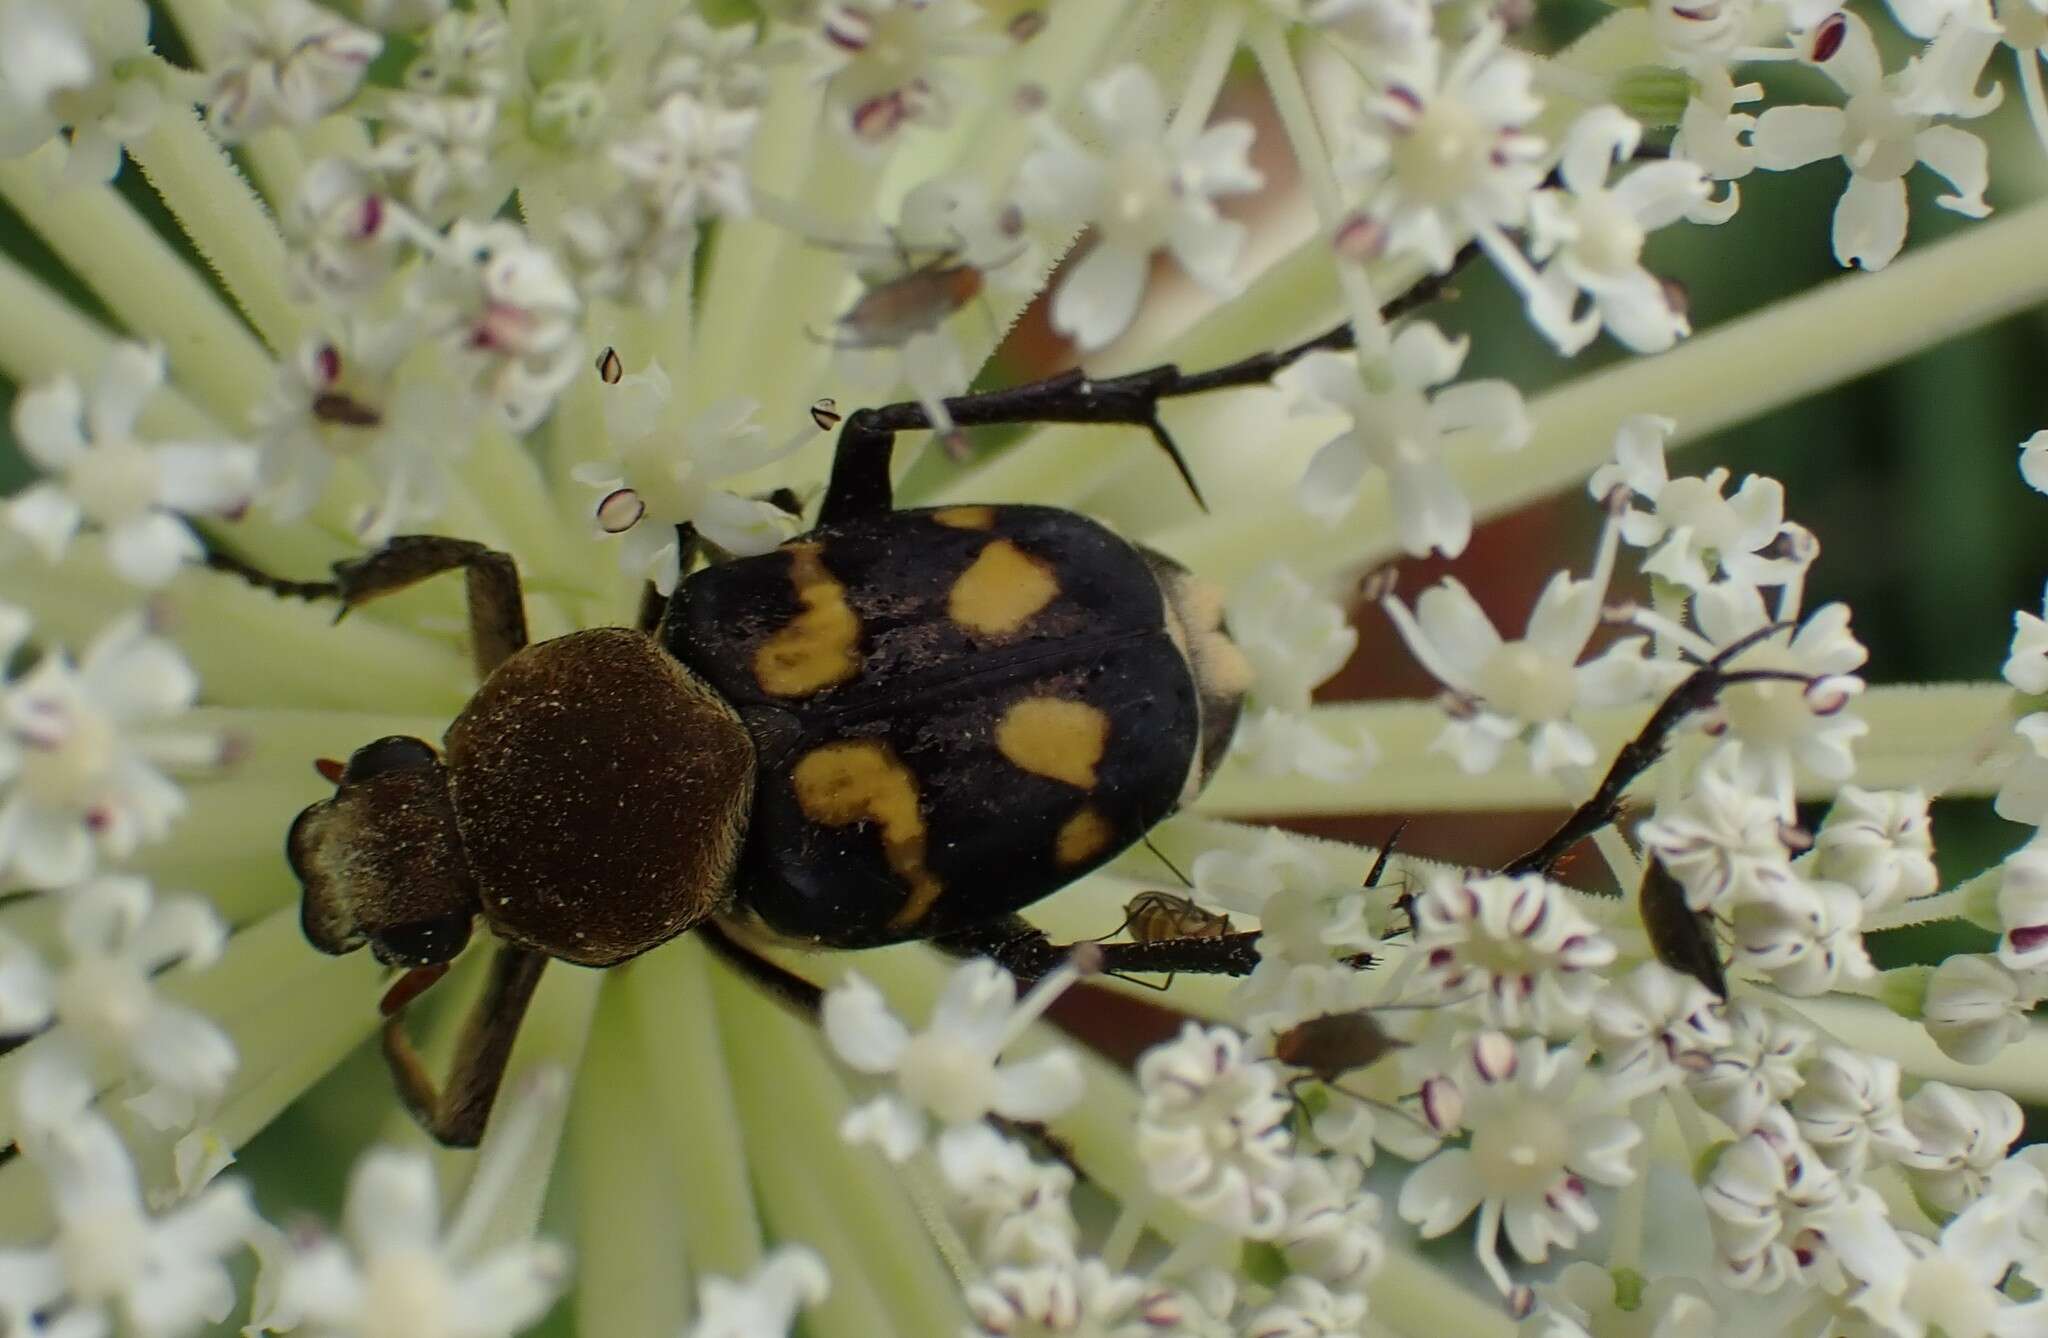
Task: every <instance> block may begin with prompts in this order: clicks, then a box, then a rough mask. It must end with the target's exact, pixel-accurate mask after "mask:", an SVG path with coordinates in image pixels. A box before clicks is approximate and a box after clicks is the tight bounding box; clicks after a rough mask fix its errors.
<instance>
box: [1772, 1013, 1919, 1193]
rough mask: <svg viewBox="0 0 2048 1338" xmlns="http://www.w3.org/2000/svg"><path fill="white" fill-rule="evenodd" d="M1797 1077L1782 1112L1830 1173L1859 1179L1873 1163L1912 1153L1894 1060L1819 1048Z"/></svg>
mask: <svg viewBox="0 0 2048 1338" xmlns="http://www.w3.org/2000/svg"><path fill="white" fill-rule="evenodd" d="M1801 1076H1802V1077H1803V1078H1804V1079H1805V1081H1804V1082H1802V1083H1801V1084H1800V1087H1799V1090H1798V1091H1796V1092H1794V1093H1793V1094H1792V1097H1791V1099H1790V1100H1788V1101H1787V1102H1786V1103H1785V1108H1786V1109H1787V1110H1789V1111H1790V1112H1791V1113H1792V1120H1793V1122H1794V1123H1795V1124H1797V1125H1798V1126H1799V1132H1800V1133H1801V1134H1802V1135H1804V1136H1805V1138H1806V1141H1807V1144H1808V1146H1810V1147H1812V1148H1813V1150H1814V1151H1815V1152H1816V1153H1818V1154H1819V1156H1820V1159H1821V1160H1822V1161H1824V1162H1826V1163H1827V1164H1828V1165H1829V1166H1830V1167H1831V1168H1833V1169H1834V1170H1836V1171H1839V1172H1841V1173H1842V1174H1843V1175H1845V1176H1853V1177H1856V1178H1861V1177H1862V1175H1863V1173H1864V1171H1865V1169H1866V1168H1867V1167H1869V1166H1870V1164H1871V1163H1872V1162H1873V1161H1875V1160H1882V1161H1884V1162H1895V1161H1897V1160H1899V1159H1900V1158H1901V1157H1903V1156H1905V1155H1906V1154H1907V1153H1910V1152H1911V1151H1913V1149H1914V1148H1915V1146H1916V1143H1915V1141H1914V1138H1913V1134H1912V1131H1910V1130H1909V1129H1907V1127H1906V1121H1905V1118H1904V1113H1903V1111H1902V1109H1901V1105H1900V1098H1899V1065H1898V1061H1897V1060H1894V1059H1892V1058H1891V1057H1889V1056H1887V1055H1874V1054H1866V1053H1864V1052H1863V1051H1860V1050H1851V1049H1849V1048H1848V1047H1846V1046H1840V1045H1823V1046H1821V1047H1820V1049H1819V1051H1818V1052H1816V1053H1815V1055H1814V1056H1813V1058H1812V1059H1810V1060H1809V1061H1808V1062H1807V1064H1806V1066H1805V1068H1804V1069H1803V1071H1802V1075H1801Z"/></svg>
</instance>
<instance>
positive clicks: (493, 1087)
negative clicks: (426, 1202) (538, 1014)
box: [384, 943, 548, 1148]
mask: <svg viewBox="0 0 2048 1338" xmlns="http://www.w3.org/2000/svg"><path fill="white" fill-rule="evenodd" d="M547 964H548V959H547V955H546V954H545V953H538V952H534V951H532V950H531V949H528V948H515V947H513V946H512V945H511V944H509V943H497V944H493V945H492V947H491V965H490V976H489V977H488V978H487V979H486V980H485V982H484V992H483V994H482V996H481V997H479V998H478V999H477V1001H476V1002H475V1003H474V1004H472V1005H470V1009H469V1016H468V1017H467V1018H466V1019H464V1021H463V1024H462V1039H461V1040H460V1041H459V1042H457V1044H456V1047H455V1060H454V1062H453V1063H452V1064H451V1065H450V1066H449V1069H448V1081H447V1083H446V1085H444V1086H439V1087H437V1086H436V1085H435V1083H434V1079H433V1075H431V1074H429V1073H428V1072H427V1066H426V1063H425V1061H424V1060H422V1059H421V1058H420V1052H419V1050H418V1049H417V1048H416V1047H415V1046H414V1045H413V1043H412V1037H411V1036H410V1035H409V1034H408V1033H407V1032H406V1030H405V1010H406V1007H407V1005H409V1004H410V1003H411V1002H412V1000H413V999H414V998H415V997H417V993H418V991H416V990H406V989H405V987H404V985H403V983H401V985H400V986H399V987H398V988H395V989H394V990H393V991H392V993H391V995H389V996H387V999H386V1008H387V1014H386V1016H385V1018H384V1062H385V1063H386V1064H388V1065H389V1066H390V1068H391V1076H392V1078H393V1079H394V1080H395V1082H396V1083H397V1086H398V1095H399V1098H400V1099H401V1100H403V1101H404V1102H405V1108H406V1109H407V1110H408V1111H410V1112H411V1113H412V1117H413V1118H414V1119H415V1120H418V1121H419V1122H420V1126H421V1127H422V1128H424V1129H425V1130H426V1131H427V1132H428V1133H430V1134H432V1135H433V1136H434V1138H435V1139H436V1141H438V1142H440V1143H443V1144H445V1145H447V1146H448V1147H454V1148H473V1147H475V1146H476V1145H477V1142H478V1140H480V1139H481V1138H482V1137H483V1134H484V1125H485V1124H486V1123H487V1122H488V1121H489V1120H490V1116H491V1107H492V1106H493V1105H494V1104H496V1102H497V1099H498V1088H499V1087H500V1086H501V1085H502V1084H503V1083H504V1081H505V1064H506V1062H507V1061H508V1060H510V1059H511V1057H512V1043H513V1042H514V1041H515V1040H517V1039H518V1038H519V1024H520V1022H521V1021H522V1020H523V1019H524V1018H525V1016H526V1006H527V1005H528V1004H529V1003H531V1002H533V991H534V988H535V987H536V986H538V985H539V984H540V973H541V971H542V969H543V968H545V967H546V966H547Z"/></svg>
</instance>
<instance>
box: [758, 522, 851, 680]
mask: <svg viewBox="0 0 2048 1338" xmlns="http://www.w3.org/2000/svg"><path fill="white" fill-rule="evenodd" d="M784 551H785V552H787V553H788V554H789V579H790V580H791V581H792V582H794V583H795V585H796V597H797V600H798V602H800V603H801V604H802V605H803V609H802V611H801V612H799V613H798V614H797V615H796V617H795V618H792V619H791V620H790V622H789V624H788V625H787V626H785V627H783V628H782V629H781V630H779V631H777V632H776V633H775V634H774V635H773V636H771V637H769V638H768V639H767V640H766V641H764V642H762V643H761V647H760V649H758V650H756V651H755V652H754V678H755V680H756V681H758V682H759V683H760V684H761V689H762V691H764V692H768V693H771V694H773V695H775V696H777V697H808V696H810V695H811V694H812V693H814V692H820V691H823V690H824V689H826V688H829V687H831V686H832V685H833V684H834V683H844V682H845V681H846V680H847V679H849V678H852V677H853V676H854V675H855V674H857V673H859V672H860V619H859V618H858V617H857V616H855V614H854V612H853V609H852V607H851V606H850V605H848V604H847V602H846V587H845V586H843V585H841V584H840V583H839V581H838V580H837V579H836V578H835V577H834V576H833V575H832V573H831V572H829V571H827V570H825V563H824V562H823V560H821V559H820V558H819V556H818V553H819V545H817V544H791V545H790V546H789V547H788V548H787V549H785V550H784Z"/></svg>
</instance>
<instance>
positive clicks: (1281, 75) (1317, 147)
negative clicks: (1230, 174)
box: [1251, 18, 1387, 354]
mask: <svg viewBox="0 0 2048 1338" xmlns="http://www.w3.org/2000/svg"><path fill="white" fill-rule="evenodd" d="M1251 46H1252V51H1253V53H1254V54H1256V55H1257V56H1258V58H1259V69H1260V71H1261V72H1262V73H1263V74H1264V75H1265V76H1266V88H1267V90H1268V91H1269V92H1270V93H1271V94H1272V97H1273V106H1274V109H1275V110H1276V111H1278V112H1279V114H1280V124H1281V125H1282V126H1283V127H1285V128H1286V131H1287V141H1288V143H1289V144H1290V145H1291V146H1292V147H1293V150H1294V161H1295V163H1296V164H1297V165H1298V166H1299V167H1300V168H1301V178H1302V181H1303V182H1304V183H1306V184H1307V186H1308V192H1309V198H1310V199H1312V200H1314V201H1315V206H1316V217H1317V218H1318V219H1320V220H1321V221H1322V225H1323V236H1324V238H1326V239H1327V238H1328V237H1330V236H1331V235H1333V234H1334V233H1335V232H1336V230H1337V223H1338V220H1339V218H1340V217H1341V216H1342V214H1343V203H1342V201H1341V199H1340V198H1339V195H1338V192H1337V180H1336V177H1335V175H1334V174H1333V173H1332V172H1331V170H1330V154H1329V150H1328V148H1327V147H1325V145H1324V143H1323V136H1322V131H1321V130H1320V129H1319V128H1318V127H1317V125H1316V114H1315V109H1314V108H1313V107H1312V106H1310V104H1309V100H1308V90H1307V89H1306V88H1304V87H1302V83H1301V73H1300V71H1299V70H1297V69H1296V68H1295V65H1294V54H1293V53H1292V52H1291V51H1289V50H1288V49H1287V35H1286V30H1285V29H1283V28H1282V27H1281V26H1280V24H1279V22H1278V21H1277V20H1275V19H1272V18H1262V19H1261V20H1260V21H1259V22H1258V23H1257V24H1255V25H1254V26H1253V28H1252V32H1251ZM1337 279H1338V282H1339V283H1340V284H1341V285H1342V286H1343V289H1344V300H1345V305H1346V307H1347V308H1348V309H1349V311H1350V313H1351V328H1352V331H1353V333H1354V334H1355V335H1356V336H1357V339H1358V347H1359V349H1360V350H1361V351H1363V352H1365V353H1367V354H1373V353H1377V352H1379V351H1381V350H1383V349H1384V348H1385V347H1386V342H1387V326H1386V322H1385V321H1383V320H1381V319H1380V306H1379V300H1378V299H1377V298H1376V297H1375V296H1374V295H1373V291H1372V285H1371V284H1370V283H1369V282H1367V280H1366V277H1365V271H1364V270H1363V269H1361V268H1359V267H1358V266H1357V265H1338V266H1337Z"/></svg>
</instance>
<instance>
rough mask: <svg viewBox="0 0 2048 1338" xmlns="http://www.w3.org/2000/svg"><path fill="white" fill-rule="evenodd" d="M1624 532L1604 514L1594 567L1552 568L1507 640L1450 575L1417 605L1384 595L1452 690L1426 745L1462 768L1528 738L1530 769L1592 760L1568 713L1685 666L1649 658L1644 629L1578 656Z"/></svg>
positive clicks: (1404, 632)
mask: <svg viewBox="0 0 2048 1338" xmlns="http://www.w3.org/2000/svg"><path fill="white" fill-rule="evenodd" d="M1620 542H1621V534H1620V528H1619V526H1617V525H1616V524H1615V522H1614V521H1613V520H1612V519H1610V520H1609V521H1608V523H1607V525H1606V527H1605V528H1604V529H1603V530H1602V532H1601V538H1600V549H1599V553H1598V555H1597V556H1596V557H1595V559H1594V563H1593V573H1592V575H1591V576H1589V577H1586V578H1585V579H1583V580H1580V579H1575V578H1574V577H1573V576H1572V575H1571V574H1570V573H1569V572H1562V571H1560V572H1557V573H1555V574H1554V575H1552V576H1551V578H1550V580H1549V582H1548V583H1547V584H1546V585H1545V586H1544V587H1543V593H1542V595H1540V596H1539V597H1538V598H1537V600H1536V607H1535V608H1534V609H1533V610H1531V611H1530V613H1529V625H1528V628H1527V630H1526V631H1524V633H1523V634H1522V635H1521V636H1520V637H1519V638H1517V639H1515V640H1512V641H1510V640H1507V639H1505V638H1503V637H1502V636H1501V634H1500V633H1499V632H1497V631H1495V630H1494V626H1493V623H1492V622H1491V621H1490V620H1489V619H1488V618H1487V616H1486V613H1485V611H1484V610H1482V609H1481V608H1480V607H1479V602H1478V601H1477V600H1475V599H1473V598H1472V595H1471V593H1470V592H1469V591H1467V590H1466V589H1465V587H1464V586H1463V585H1461V584H1460V583H1459V582H1458V581H1457V580H1456V579H1455V578H1453V577H1449V576H1446V577H1445V578H1444V579H1443V581H1442V582H1441V583H1439V584H1437V585H1434V586H1432V587H1430V588H1429V589H1428V590H1425V591H1423V592H1422V596H1421V597H1420V598H1419V599H1417V600H1416V601H1415V611H1414V612H1413V613H1410V612H1409V611H1408V606H1407V605H1405V604H1403V603H1402V602H1401V601H1400V600H1398V599H1396V598H1395V597H1394V596H1393V595H1391V594H1389V595H1388V596H1387V597H1386V598H1384V599H1382V600H1381V601H1380V607H1381V608H1383V609H1384V610H1386V614H1387V617H1388V618H1389V619H1391V620H1392V621H1393V624H1394V627H1395V628H1396V630H1398V631H1399V632H1400V633H1401V639H1402V640H1403V641H1405V642H1407V643H1408V649H1409V651H1410V652H1411V653H1412V654H1413V655H1414V656H1415V658H1416V659H1417V660H1419V661H1421V662H1422V665H1423V667H1424V668H1425V669H1428V670H1429V672H1430V673H1431V674H1433V675H1435V676H1436V679H1437V681H1438V682H1440V683H1442V684H1443V685H1444V686H1445V687H1446V688H1448V689H1449V690H1450V692H1451V694H1452V696H1451V697H1450V698H1449V700H1448V702H1447V709H1448V710H1449V711H1450V713H1451V717H1452V718H1451V720H1450V721H1449V723H1447V724H1446V725H1445V726H1444V730H1443V733H1441V734H1439V735H1438V736H1437V738H1436V740H1435V741H1434V742H1433V743H1431V744H1430V748H1431V750H1432V751H1441V752H1446V753H1449V754H1450V755H1451V756H1452V757H1454V758H1456V759H1457V762H1458V765H1459V766H1461V767H1463V768H1464V769H1465V770H1466V771H1470V772H1482V771H1490V770H1492V769H1493V767H1494V766H1495V765H1496V764H1498V763H1499V761H1500V756H1501V753H1502V751H1503V750H1504V749H1505V748H1506V747H1507V745H1508V744H1509V743H1511V742H1513V741H1514V740H1516V739H1524V740H1526V741H1527V743H1528V747H1529V766H1530V768H1531V769H1532V770H1534V771H1536V772H1539V773H1544V772H1550V771H1554V770H1557V769H1558V768H1561V767H1568V768H1580V767H1589V766H1591V765H1592V764H1593V762H1594V761H1595V760H1596V756H1597V754H1596V753H1595V751H1594V748H1593V741H1592V739H1590V738H1589V737H1587V735H1586V732H1585V731H1584V730H1583V729H1581V728H1580V727H1579V726H1578V725H1577V724H1576V723H1574V721H1573V720H1572V716H1573V714H1574V713H1576V712H1578V711H1581V710H1586V709H1597V708H1599V707H1603V706H1620V705H1624V704H1626V703H1629V702H1634V701H1641V700H1643V699H1644V698H1646V697H1649V696H1651V695H1652V694H1654V693H1655V692H1656V691H1658V690H1659V689H1660V688H1662V687H1666V686H1669V685H1670V684H1671V683H1673V682H1675V681H1676V680H1677V679H1678V678H1680V677H1683V676H1684V673H1685V669H1684V667H1683V666H1682V665H1678V664H1676V663H1675V662H1673V661H1669V660H1654V659H1650V658H1648V657H1647V656H1646V655H1645V654H1644V652H1645V650H1646V649H1647V648H1648V645H1649V641H1648V639H1647V638H1645V637H1624V638H1623V639H1621V640H1619V641H1617V642H1615V643H1614V644H1613V645H1612V646H1610V647H1608V648H1607V649H1606V650H1605V651H1603V652H1602V653H1601V654H1600V655H1598V656H1596V657H1594V658H1593V659H1591V660H1587V661H1586V662H1584V663H1583V664H1582V663H1580V662H1579V657H1580V656H1581V655H1582V654H1584V653H1585V649H1586V643H1587V642H1588V641H1590V640H1591V639H1592V636H1593V632H1594V630H1595V629H1597V628H1598V627H1599V625H1600V619H1601V612H1602V603H1603V601H1604V600H1605V598H1606V595H1607V585H1608V582H1609V580H1611V579H1612V577H1613V575H1614V559H1615V553H1616V550H1617V549H1618V547H1619V545H1620Z"/></svg>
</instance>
